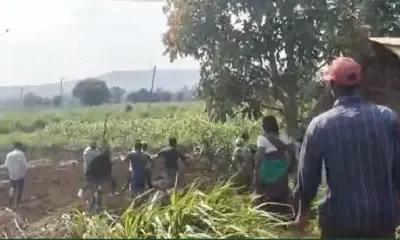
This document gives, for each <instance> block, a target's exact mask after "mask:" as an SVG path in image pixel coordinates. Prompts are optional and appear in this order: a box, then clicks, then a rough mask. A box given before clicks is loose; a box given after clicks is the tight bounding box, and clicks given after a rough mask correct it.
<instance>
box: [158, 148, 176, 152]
mask: <svg viewBox="0 0 400 240" xmlns="http://www.w3.org/2000/svg"><path fill="white" fill-rule="evenodd" d="M173 150H174V148H172V147H164V148H161V150H160V151H159V153H167V152H171V151H173Z"/></svg>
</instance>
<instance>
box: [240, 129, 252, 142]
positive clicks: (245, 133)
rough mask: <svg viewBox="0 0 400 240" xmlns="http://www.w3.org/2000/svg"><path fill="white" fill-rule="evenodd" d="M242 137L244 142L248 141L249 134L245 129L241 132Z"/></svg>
mask: <svg viewBox="0 0 400 240" xmlns="http://www.w3.org/2000/svg"><path fill="white" fill-rule="evenodd" d="M242 139H243V141H244V142H248V141H249V139H250V136H249V133H248V132H247V131H244V132H243V133H242Z"/></svg>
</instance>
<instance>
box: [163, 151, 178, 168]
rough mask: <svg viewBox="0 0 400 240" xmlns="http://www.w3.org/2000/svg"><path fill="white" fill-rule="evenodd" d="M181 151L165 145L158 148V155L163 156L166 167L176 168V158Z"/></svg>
mask: <svg viewBox="0 0 400 240" xmlns="http://www.w3.org/2000/svg"><path fill="white" fill-rule="evenodd" d="M181 155H182V153H181V152H180V151H179V150H178V149H177V148H176V147H165V148H163V149H161V150H160V152H159V156H162V157H164V160H165V168H166V169H178V167H179V165H178V160H179V158H180V157H181Z"/></svg>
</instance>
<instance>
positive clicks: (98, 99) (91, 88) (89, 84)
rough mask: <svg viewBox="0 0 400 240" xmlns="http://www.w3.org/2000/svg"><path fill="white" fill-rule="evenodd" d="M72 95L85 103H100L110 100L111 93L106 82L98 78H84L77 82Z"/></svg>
mask: <svg viewBox="0 0 400 240" xmlns="http://www.w3.org/2000/svg"><path fill="white" fill-rule="evenodd" d="M72 95H73V96H74V97H76V98H79V99H80V100H81V102H82V103H83V104H85V105H91V106H93V105H100V104H103V103H107V102H109V100H110V97H111V93H110V90H109V89H108V86H107V84H106V83H105V82H104V81H101V80H98V79H85V80H82V81H80V82H78V83H77V84H76V85H75V86H74V88H73V90H72Z"/></svg>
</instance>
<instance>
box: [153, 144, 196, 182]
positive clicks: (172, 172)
mask: <svg viewBox="0 0 400 240" xmlns="http://www.w3.org/2000/svg"><path fill="white" fill-rule="evenodd" d="M177 147H178V142H177V140H176V138H174V137H171V138H169V147H166V148H163V149H161V150H160V152H159V153H158V156H157V157H162V158H163V159H164V162H165V170H166V173H167V177H168V182H169V184H168V186H169V187H171V188H172V187H174V186H175V182H177V183H176V184H177V186H178V187H179V188H182V187H184V185H185V183H184V178H183V173H182V172H180V171H179V164H178V160H179V159H181V160H182V161H183V162H184V164H185V165H186V167H189V164H188V162H187V157H186V156H185V155H184V154H183V153H182V152H181V151H180V150H179V149H178V148H177ZM177 177H178V179H177Z"/></svg>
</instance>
